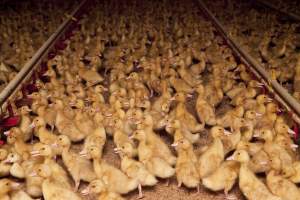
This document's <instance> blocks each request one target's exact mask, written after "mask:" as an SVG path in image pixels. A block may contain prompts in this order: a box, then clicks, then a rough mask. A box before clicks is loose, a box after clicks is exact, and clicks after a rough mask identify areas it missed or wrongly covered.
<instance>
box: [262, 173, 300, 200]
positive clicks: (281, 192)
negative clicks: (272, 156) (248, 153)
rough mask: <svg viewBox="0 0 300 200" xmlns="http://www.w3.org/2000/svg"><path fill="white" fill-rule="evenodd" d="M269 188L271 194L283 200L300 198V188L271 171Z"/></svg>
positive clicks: (268, 181) (268, 182) (268, 177)
mask: <svg viewBox="0 0 300 200" xmlns="http://www.w3.org/2000/svg"><path fill="white" fill-rule="evenodd" d="M266 180H267V186H268V188H269V189H270V190H271V192H272V193H273V194H274V195H276V196H278V197H280V198H281V199H286V200H292V199H299V198H300V190H299V188H298V187H297V186H296V185H295V184H294V183H293V182H292V181H290V180H288V179H285V178H283V177H282V176H281V175H278V174H276V173H275V171H274V170H272V171H270V172H269V173H268V175H267V178H266Z"/></svg>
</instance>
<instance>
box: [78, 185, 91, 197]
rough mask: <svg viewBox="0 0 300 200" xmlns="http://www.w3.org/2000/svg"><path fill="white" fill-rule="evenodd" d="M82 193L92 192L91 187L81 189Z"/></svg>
mask: <svg viewBox="0 0 300 200" xmlns="http://www.w3.org/2000/svg"><path fill="white" fill-rule="evenodd" d="M80 193H81V194H82V195H88V194H89V193H90V188H89V187H86V188H85V189H83V190H81V192H80Z"/></svg>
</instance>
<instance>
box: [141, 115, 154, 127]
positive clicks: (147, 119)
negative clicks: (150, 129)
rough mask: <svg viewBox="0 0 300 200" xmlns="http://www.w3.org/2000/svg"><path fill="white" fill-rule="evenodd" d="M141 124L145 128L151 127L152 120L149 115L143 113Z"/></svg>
mask: <svg viewBox="0 0 300 200" xmlns="http://www.w3.org/2000/svg"><path fill="white" fill-rule="evenodd" d="M142 121H143V124H145V125H147V126H152V125H153V118H152V116H151V115H150V114H149V113H145V114H144V116H143V117H142Z"/></svg>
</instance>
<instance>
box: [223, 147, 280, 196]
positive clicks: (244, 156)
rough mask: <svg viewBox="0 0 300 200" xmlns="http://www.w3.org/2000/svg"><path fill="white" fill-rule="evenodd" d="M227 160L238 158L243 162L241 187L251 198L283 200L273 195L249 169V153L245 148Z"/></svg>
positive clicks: (240, 177)
mask: <svg viewBox="0 0 300 200" xmlns="http://www.w3.org/2000/svg"><path fill="white" fill-rule="evenodd" d="M227 160H236V161H238V162H240V163H241V166H240V170H239V187H240V189H241V191H242V193H243V194H244V195H245V196H246V198H247V199H249V200H281V198H280V197H277V196H275V195H273V194H272V193H271V192H270V191H269V190H268V188H267V187H266V185H265V184H263V182H261V181H260V180H259V179H258V178H257V177H256V176H255V174H254V173H253V172H252V171H251V170H250V169H249V167H248V162H249V160H250V157H249V154H248V153H247V152H246V151H245V150H237V151H235V152H234V154H233V155H232V156H231V157H229V158H227Z"/></svg>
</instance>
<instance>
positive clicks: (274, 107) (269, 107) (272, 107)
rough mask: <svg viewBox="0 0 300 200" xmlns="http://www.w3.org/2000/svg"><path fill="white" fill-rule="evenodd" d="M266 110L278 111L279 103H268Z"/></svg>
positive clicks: (270, 111)
mask: <svg viewBox="0 0 300 200" xmlns="http://www.w3.org/2000/svg"><path fill="white" fill-rule="evenodd" d="M266 110H267V112H269V113H277V112H279V111H280V109H279V107H278V105H277V104H276V103H273V102H271V103H268V104H267V105H266Z"/></svg>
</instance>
